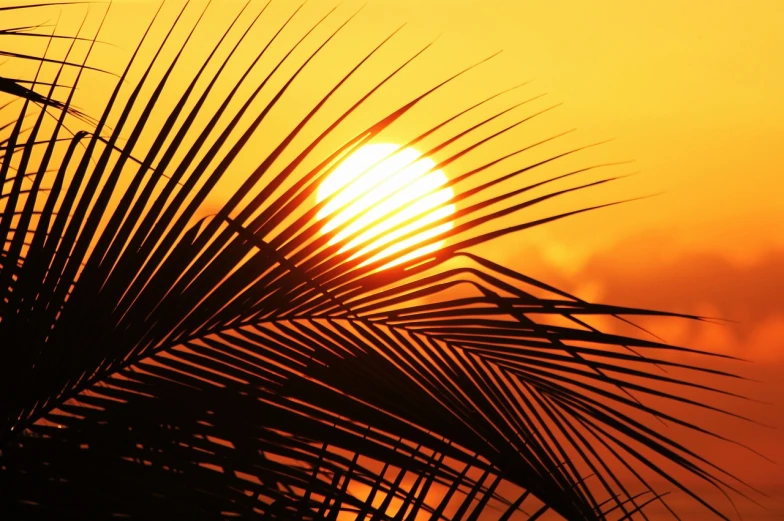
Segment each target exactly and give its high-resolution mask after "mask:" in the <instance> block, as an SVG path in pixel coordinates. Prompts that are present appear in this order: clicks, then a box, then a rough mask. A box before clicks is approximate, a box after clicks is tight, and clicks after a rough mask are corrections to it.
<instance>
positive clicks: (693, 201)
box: [104, 0, 784, 262]
mask: <svg viewBox="0 0 784 521" xmlns="http://www.w3.org/2000/svg"><path fill="white" fill-rule="evenodd" d="M220 3H221V13H219V14H226V15H230V14H231V13H232V12H233V9H232V6H238V5H240V4H239V2H234V1H222V2H220ZM122 4H128V3H127V2H120V3H118V5H116V6H115V7H114V9H115V10H116V11H115V13H114V14H115V16H114V18H113V19H112V18H110V22H111V23H110V24H109V25H108V26H107V29H106V30H105V32H104V34H105V35H107V36H105V37H104V38H105V39H107V40H109V41H117V40H120V39H123V37H127V35H128V34H133V33H136V34H138V33H137V31H138V30H139V29H140V24H141V21H142V20H144V19H146V18H147V17H148V15H149V13H150V10H151V9H150V8H151V6H153V5H156V3H154V2H131V3H130V4H129V5H122ZM170 4H171V5H172V6H176V5H178V4H179V2H170ZM292 5H294V3H293V2H287V1H278V2H276V3H274V5H273V9H274V8H276V7H277V8H278V9H280V12H281V13H282V12H284V11H285V10H287V9H289V8H290V7H291V6H292ZM331 5H332V3H330V2H324V1H314V2H310V3H309V4H307V5H306V7H305V8H304V9H303V11H302V21H301V23H302V27H304V26H305V25H306V24H307V23H308V21H309V19H310V20H312V21H313V22H315V20H316V19H317V18H318V17H320V16H321V15H322V14H323V13H324V12H325V10H326V9H328V8H329V7H331ZM359 5H360V4H359V3H357V2H347V3H344V4H342V5H341V7H340V9H343V11H344V12H345V13H348V12H349V11H351V10H352V9H354V8H355V7H357V6H359ZM215 13H216V12H215V11H213V12H212V17H211V18H210V22H208V25H209V23H212V24H214V25H216V26H222V23H223V22H224V21H225V19H224V20H221V19H220V16H216V14H215ZM134 14H135V16H134ZM782 19H784V7H783V6H782V4H781V2H778V1H776V0H770V1H754V2H743V1H721V2H707V1H693V2H680V1H661V2H655V3H642V2H628V1H622V0H614V1H602V2H578V1H571V2H557V1H549V0H548V1H545V0H527V1H517V0H510V1H500V0H496V1H481V2H480V1H478V0H463V1H456V0H448V1H447V0H429V1H420V0H373V1H371V2H368V5H367V6H366V7H365V8H364V9H363V11H362V12H361V13H360V14H359V15H358V17H357V19H356V22H357V23H356V24H354V25H353V26H350V27H349V28H348V31H347V34H348V35H349V37H350V38H348V39H347V41H348V42H362V41H364V42H367V44H369V43H370V42H373V41H378V38H380V37H381V36H383V34H386V33H387V32H388V31H389V30H391V29H393V28H395V27H396V26H397V25H398V24H399V23H402V22H407V23H408V26H407V27H406V28H405V29H404V34H405V38H404V40H406V41H410V42H412V45H410V46H409V47H408V48H406V46H405V45H402V46H399V47H398V48H397V49H396V53H397V54H395V55H394V56H403V55H404V54H405V53H406V52H408V51H409V49H413V48H414V47H415V44H416V43H425V42H427V41H429V40H430V39H432V38H433V37H435V36H437V35H439V34H441V37H440V39H439V40H438V42H437V43H436V45H435V46H434V49H433V50H432V54H431V59H429V60H428V59H426V60H423V63H426V64H427V65H428V67H427V68H425V69H422V70H419V72H420V73H424V72H427V71H431V70H435V71H437V72H433V77H434V78H435V77H436V75H437V73H442V72H443V73H448V72H449V71H450V70H452V71H453V70H456V69H457V68H458V67H460V66H462V65H465V64H468V63H470V62H472V61H474V60H476V59H479V58H481V57H483V56H486V55H488V54H490V53H492V52H494V51H497V50H503V54H502V55H501V56H499V57H498V58H497V59H495V60H494V61H493V62H492V63H491V64H488V65H487V66H485V67H483V68H482V71H481V75H480V79H479V80H476V79H472V80H470V81H468V82H467V85H463V87H464V90H468V91H471V90H472V89H473V90H474V91H475V92H481V91H484V92H485V93H491V91H492V90H493V85H498V86H499V87H502V86H507V85H511V84H513V83H515V82H518V81H521V80H533V82H532V84H531V85H530V87H527V91H526V94H528V93H530V94H539V93H547V94H548V96H547V103H556V102H563V103H564V105H563V106H562V107H560V108H559V109H557V110H556V111H554V112H553V113H552V114H550V115H548V116H547V118H546V121H544V122H543V123H539V125H540V126H539V127H538V128H534V129H532V130H528V132H529V134H528V135H529V136H530V135H532V136H534V137H546V135H547V133H548V132H550V131H553V132H557V131H560V130H568V129H571V128H577V129H578V133H577V134H576V135H575V138H574V141H573V142H574V143H588V142H593V141H599V140H603V139H607V138H614V141H613V142H611V143H609V144H607V145H605V146H603V147H602V148H601V149H600V151H599V152H597V153H596V154H595V155H592V156H591V157H592V158H597V159H604V160H626V159H634V160H635V161H636V163H635V164H634V165H632V167H631V168H630V171H639V172H640V174H641V175H638V176H636V177H634V178H631V179H629V180H626V181H623V182H621V183H619V184H618V185H617V186H615V187H607V188H603V189H602V194H601V195H604V196H606V197H608V198H610V199H612V198H620V197H625V196H637V195H648V194H653V193H658V192H664V194H663V195H660V196H658V197H656V198H654V199H650V200H646V201H642V202H637V203H632V204H630V205H625V206H622V207H619V208H613V209H610V210H606V211H602V212H597V213H595V214H593V215H590V216H582V217H580V218H579V219H573V220H569V221H565V222H562V223H556V224H553V225H550V226H548V227H547V228H546V229H542V230H538V231H534V232H531V233H530V234H528V236H527V237H526V240H529V241H531V242H532V243H536V244H537V245H538V247H541V248H544V249H546V250H548V251H549V252H550V253H549V254H548V255H551V256H553V257H554V258H555V257H559V256H560V257H563V258H565V259H572V260H573V261H578V262H579V261H581V260H583V259H584V258H585V257H587V256H589V255H590V254H591V252H593V251H595V250H597V249H600V248H605V247H608V246H610V245H612V244H613V243H615V242H616V241H619V240H622V239H624V238H626V237H629V236H634V235H637V234H639V233H640V232H645V231H646V230H658V231H662V232H664V233H666V234H668V235H669V236H670V238H671V239H672V240H673V241H674V242H675V243H677V244H679V245H680V246H681V247H683V248H687V249H698V250H710V251H714V252H722V253H723V254H725V255H727V256H728V257H731V258H732V259H733V260H746V261H751V260H753V259H755V258H758V257H759V256H760V255H762V254H763V253H764V252H765V251H767V250H768V249H769V248H771V247H772V246H774V245H778V246H781V245H784V227H782V226H778V225H777V224H776V222H777V221H779V220H784V204H782V201H784V196H783V195H782V194H781V193H780V192H779V189H780V186H782V182H781V181H780V180H779V179H780V174H781V172H782V171H784V168H782V167H784V152H782V150H781V147H780V136H782V135H784V99H783V98H782V97H781V96H780V95H779V93H780V92H783V91H784V22H782V21H781V20H782ZM120 21H121V23H120ZM109 36H110V37H109ZM341 45H342V44H340V43H338V46H339V47H340V48H341V49H344V47H341ZM126 48H127V46H126ZM115 55H116V56H119V55H122V53H121V52H115ZM433 58H435V59H433ZM332 60H335V56H334V55H333V56H332ZM339 62H340V60H339V59H338V60H335V61H334V62H333V63H336V64H337V65H335V66H334V67H333V68H334V70H335V72H336V73H340V72H343V70H345V69H344V68H341V67H339V65H342V64H340V63H339ZM346 62H348V59H347V60H346ZM314 65H316V64H314ZM321 67H322V66H319V65H316V67H314V69H319V70H321ZM327 68H328V66H327ZM442 77H443V76H442ZM427 81H428V78H427V77H426V75H425V74H422V83H423V85H424V84H426V82H427ZM460 95H461V93H460V89H455V92H452V93H449V95H445V96H442V97H441V98H440V101H441V102H443V103H444V104H445V105H449V106H453V105H454V104H455V103H457V102H458V101H459V98H460ZM522 135H523V136H525V134H522ZM597 195H599V194H597ZM597 200H598V199H597ZM576 202H578V203H579V202H580V200H579V199H578V200H576ZM498 250H499V251H498V252H497V253H498V254H499V255H505V254H506V253H507V252H508V249H506V248H498ZM567 262H568V260H567Z"/></svg>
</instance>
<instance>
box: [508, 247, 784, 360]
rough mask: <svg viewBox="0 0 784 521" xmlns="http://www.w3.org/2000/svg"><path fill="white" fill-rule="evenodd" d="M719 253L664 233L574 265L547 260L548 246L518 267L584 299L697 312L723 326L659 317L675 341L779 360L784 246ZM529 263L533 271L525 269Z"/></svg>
mask: <svg viewBox="0 0 784 521" xmlns="http://www.w3.org/2000/svg"><path fill="white" fill-rule="evenodd" d="M730 246H731V245H728V252H729V253H728V254H724V253H721V252H717V251H694V250H689V249H688V248H687V247H685V246H684V245H682V244H679V243H677V242H676V241H675V240H674V239H671V238H670V237H669V236H668V235H665V234H664V233H661V232H659V233H653V232H651V233H647V234H641V235H638V236H635V237H631V238H628V239H626V240H623V241H621V242H618V243H616V244H615V245H613V246H612V247H609V248H607V249H605V250H603V251H600V252H597V253H594V254H593V255H590V256H589V257H588V258H587V259H581V262H579V263H575V265H574V266H562V265H561V263H554V262H552V259H551V257H552V256H551V255H549V254H548V253H547V251H548V250H544V251H542V252H534V255H531V252H526V255H525V265H523V266H520V265H518V268H520V269H522V270H523V271H525V272H527V273H530V272H531V271H533V272H534V273H533V274H535V276H538V277H540V278H541V279H543V280H545V281H546V282H549V283H552V284H553V285H555V286H558V287H561V288H563V289H565V290H567V291H571V292H573V293H575V294H577V295H578V296H580V297H581V298H585V299H588V300H592V301H600V302H604V303H610V304H619V305H627V306H634V307H643V308H648V309H659V310H666V311H676V312H682V313H687V314H697V315H701V316H710V317H716V318H721V319H725V320H729V321H732V322H728V323H725V324H724V325H714V324H704V323H698V322H689V321H681V320H674V321H673V320H667V321H665V322H662V321H658V323H657V324H656V327H655V328H654V329H655V331H656V332H657V334H660V335H661V336H663V337H664V338H665V339H666V340H668V341H670V342H674V343H681V344H688V345H691V346H694V347H701V348H705V349H713V350H716V351H721V352H732V354H733V355H737V356H741V357H743V358H747V359H751V360H756V361H773V360H775V361H780V362H782V363H784V250H780V249H772V250H769V251H767V252H765V253H764V254H762V255H759V256H758V257H757V258H756V259H755V260H753V261H749V262H745V263H741V262H738V261H735V260H733V258H735V257H737V255H731V254H732V253H735V252H732V248H731V247H730ZM529 268H530V270H529Z"/></svg>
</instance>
